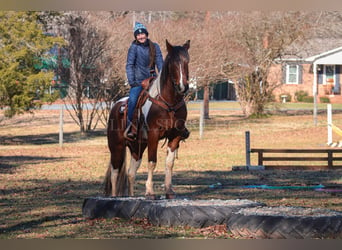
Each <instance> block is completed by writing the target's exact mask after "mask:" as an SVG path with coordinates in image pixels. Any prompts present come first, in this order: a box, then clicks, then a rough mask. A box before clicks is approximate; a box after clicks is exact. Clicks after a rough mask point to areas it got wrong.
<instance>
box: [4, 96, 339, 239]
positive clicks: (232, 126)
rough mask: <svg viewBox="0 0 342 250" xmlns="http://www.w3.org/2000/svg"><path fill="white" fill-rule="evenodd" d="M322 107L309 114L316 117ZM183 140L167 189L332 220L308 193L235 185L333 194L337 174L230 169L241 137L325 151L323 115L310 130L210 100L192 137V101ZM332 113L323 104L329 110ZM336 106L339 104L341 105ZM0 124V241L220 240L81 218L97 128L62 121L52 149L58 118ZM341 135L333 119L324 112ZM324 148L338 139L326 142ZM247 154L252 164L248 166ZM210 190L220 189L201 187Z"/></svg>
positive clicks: (44, 114)
mask: <svg viewBox="0 0 342 250" xmlns="http://www.w3.org/2000/svg"><path fill="white" fill-rule="evenodd" d="M281 105H282V106H281V109H287V110H290V109H305V108H312V104H310V105H308V106H307V107H306V105H303V106H301V105H298V104H292V103H291V104H290V103H289V104H281ZM325 107H326V106H325V105H322V106H320V107H319V108H320V109H322V110H324V109H325ZM188 108H189V119H188V127H189V129H190V130H191V135H190V138H189V139H188V140H187V141H186V142H184V143H181V147H180V150H179V154H178V160H176V162H175V168H174V180H173V182H174V188H175V191H176V192H177V194H178V195H179V196H180V197H187V198H191V199H213V198H217V199H249V200H255V201H260V202H264V203H266V204H267V205H269V206H278V205H287V206H304V207H320V208H328V209H333V210H337V211H341V212H342V199H341V195H340V194H330V193H323V192H317V191H313V190H262V189H246V188H243V187H242V186H244V185H263V184H267V185H318V184H323V185H334V186H338V185H340V186H342V171H341V170H317V171H314V170H305V171H303V170H267V171H253V172H243V171H240V172H239V171H231V168H232V166H235V165H243V164H244V163H245V144H244V140H245V138H244V134H245V131H247V130H248V131H250V133H251V144H252V147H255V148H326V147H327V146H326V141H327V127H326V114H324V113H322V112H320V113H319V115H318V125H317V126H314V124H313V117H312V114H311V113H310V112H298V113H297V114H296V112H292V113H288V114H286V115H285V114H284V113H283V112H281V113H280V114H278V115H272V116H270V117H268V118H264V119H245V118H244V117H243V115H242V113H241V110H240V109H239V104H238V103H236V102H213V103H211V104H210V109H211V110H210V117H211V119H209V120H207V121H206V124H205V131H204V136H203V138H202V139H200V137H199V131H198V127H199V124H198V122H199V113H200V103H197V102H195V103H189V104H188ZM339 108H340V106H338V105H333V109H339ZM341 108H342V106H341ZM0 115H1V116H2V114H1V113H0ZM1 116H0V121H1V122H0V214H1V217H0V239H23V238H25V239H32V238H63V239H65V238H100V239H103V238H115V239H132V238H138V239H147V238H150V239H154V238H159V239H165V238H172V239H178V238H186V239H190V238H210V239H212V238H230V237H231V236H230V235H229V234H227V232H226V231H225V228H224V227H208V228H204V229H195V228H190V227H172V228H169V227H154V226H152V225H150V224H149V223H148V222H147V221H146V220H129V221H125V220H122V219H96V220H87V219H85V218H83V217H82V211H81V208H82V203H83V200H84V198H85V197H89V196H98V195H102V182H103V178H104V174H105V171H106V168H107V164H108V161H109V150H108V148H107V139H106V136H105V130H104V127H100V128H98V129H97V130H96V131H95V132H93V133H91V134H90V135H88V136H81V135H80V134H79V133H78V128H77V126H76V125H75V124H74V122H73V121H72V119H71V118H70V117H69V116H68V115H67V113H65V124H64V133H65V134H64V138H65V143H64V145H63V147H62V148H61V147H60V146H59V144H58V129H59V112H58V111H49V110H42V111H37V112H36V113H35V114H25V115H20V116H17V117H14V118H13V119H10V120H9V119H3V118H1ZM333 120H334V124H335V125H336V126H339V127H342V114H339V113H338V112H337V113H334V114H333ZM333 139H334V141H338V140H340V138H338V137H337V135H334V138H333ZM162 144H163V143H162V142H161V143H160V146H159V147H160V148H159V153H158V157H159V158H158V165H157V169H156V173H155V176H154V177H155V178H154V184H155V191H156V193H157V195H163V186H162V185H163V178H164V166H163V165H164V160H165V152H166V148H165V146H164V147H163V148H162ZM146 163H147V160H146V156H145V157H144V160H143V164H142V166H141V168H140V169H139V172H138V176H137V185H136V195H138V196H143V195H144V191H145V190H144V187H145V180H146V175H147V172H146V171H147V164H146ZM256 163H257V159H256V155H252V164H256ZM217 182H220V183H222V188H220V189H213V188H210V187H209V186H210V185H211V184H214V183H217Z"/></svg>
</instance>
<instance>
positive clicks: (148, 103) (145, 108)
mask: <svg viewBox="0 0 342 250" xmlns="http://www.w3.org/2000/svg"><path fill="white" fill-rule="evenodd" d="M151 106H152V102H151V101H150V100H149V99H147V100H146V102H145V103H144V105H143V106H142V108H141V110H142V113H143V115H144V118H145V123H146V124H147V120H146V118H147V115H148V112H150V108H151Z"/></svg>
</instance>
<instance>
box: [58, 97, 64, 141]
mask: <svg viewBox="0 0 342 250" xmlns="http://www.w3.org/2000/svg"><path fill="white" fill-rule="evenodd" d="M63 113H64V111H63V104H61V109H60V112H59V146H60V147H63V116H64V114H63Z"/></svg>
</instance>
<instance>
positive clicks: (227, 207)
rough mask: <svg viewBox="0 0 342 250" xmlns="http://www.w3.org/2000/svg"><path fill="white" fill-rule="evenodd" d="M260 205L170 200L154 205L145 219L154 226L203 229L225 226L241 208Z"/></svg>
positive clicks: (248, 202) (217, 201)
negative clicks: (231, 216)
mask: <svg viewBox="0 0 342 250" xmlns="http://www.w3.org/2000/svg"><path fill="white" fill-rule="evenodd" d="M262 205H264V204H262V203H258V202H252V201H248V200H170V201H168V202H165V203H159V204H156V205H154V206H153V207H152V208H151V209H150V210H149V213H148V217H147V218H148V221H149V222H150V223H151V224H152V225H156V226H185V225H187V226H191V227H196V228H203V227H208V226H213V225H222V224H226V222H227V220H228V218H229V217H230V215H231V214H232V213H233V212H235V211H238V210H239V209H241V208H246V207H256V206H262Z"/></svg>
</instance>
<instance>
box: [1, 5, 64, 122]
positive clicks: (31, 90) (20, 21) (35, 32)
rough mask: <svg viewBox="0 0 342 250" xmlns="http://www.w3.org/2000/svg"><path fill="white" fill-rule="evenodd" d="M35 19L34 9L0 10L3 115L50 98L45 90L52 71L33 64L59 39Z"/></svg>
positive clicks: (27, 107) (36, 105) (46, 53)
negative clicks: (25, 10)
mask: <svg viewBox="0 0 342 250" xmlns="http://www.w3.org/2000/svg"><path fill="white" fill-rule="evenodd" d="M37 20H38V13H37V12H16V11H0V108H4V107H6V110H5V116H7V117H12V116H14V115H16V114H20V113H23V112H25V111H30V110H32V109H36V108H39V107H40V106H41V105H42V103H43V102H44V101H51V100H52V99H53V98H54V96H52V95H51V94H49V93H48V91H47V90H48V89H49V87H50V86H51V82H52V78H53V72H52V71H47V70H40V69H39V67H35V66H37V65H39V64H40V63H41V60H42V58H43V57H44V56H45V57H48V56H49V54H48V51H49V49H51V48H52V47H53V46H54V44H56V43H62V40H61V39H59V38H56V37H53V36H48V35H46V34H44V32H43V29H42V25H41V24H40V23H39V22H38V21H37Z"/></svg>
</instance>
